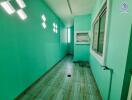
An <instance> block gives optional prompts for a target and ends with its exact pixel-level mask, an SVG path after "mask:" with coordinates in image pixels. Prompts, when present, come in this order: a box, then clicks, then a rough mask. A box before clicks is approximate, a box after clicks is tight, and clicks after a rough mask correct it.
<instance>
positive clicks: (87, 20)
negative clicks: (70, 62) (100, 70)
mask: <svg viewBox="0 0 132 100" xmlns="http://www.w3.org/2000/svg"><path fill="white" fill-rule="evenodd" d="M90 30H91V14H88V15H82V16H76V17H75V18H74V35H75V32H78V31H82V32H87V31H90ZM89 48H90V45H86V44H83V45H79V44H75V43H74V61H79V60H81V61H88V60H89V55H90V52H89Z"/></svg>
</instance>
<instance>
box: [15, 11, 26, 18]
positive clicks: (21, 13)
mask: <svg viewBox="0 0 132 100" xmlns="http://www.w3.org/2000/svg"><path fill="white" fill-rule="evenodd" d="M17 14H18V15H19V17H20V18H21V19H22V20H25V19H27V15H26V13H25V12H24V11H23V10H22V9H19V10H17Z"/></svg>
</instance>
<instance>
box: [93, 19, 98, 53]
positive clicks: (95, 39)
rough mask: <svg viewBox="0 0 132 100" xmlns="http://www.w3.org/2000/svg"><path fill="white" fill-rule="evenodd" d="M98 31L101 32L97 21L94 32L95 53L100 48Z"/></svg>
mask: <svg viewBox="0 0 132 100" xmlns="http://www.w3.org/2000/svg"><path fill="white" fill-rule="evenodd" d="M98 31H99V21H98V20H97V21H96V23H95V24H94V30H93V45H92V48H93V50H94V51H97V47H98Z"/></svg>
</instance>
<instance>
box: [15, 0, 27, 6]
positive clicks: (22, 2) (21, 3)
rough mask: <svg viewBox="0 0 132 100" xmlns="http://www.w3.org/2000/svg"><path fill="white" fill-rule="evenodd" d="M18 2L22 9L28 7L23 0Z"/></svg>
mask: <svg viewBox="0 0 132 100" xmlns="http://www.w3.org/2000/svg"><path fill="white" fill-rule="evenodd" d="M16 2H17V4H18V5H19V7H20V8H25V7H26V5H25V3H24V1H23V0H16Z"/></svg>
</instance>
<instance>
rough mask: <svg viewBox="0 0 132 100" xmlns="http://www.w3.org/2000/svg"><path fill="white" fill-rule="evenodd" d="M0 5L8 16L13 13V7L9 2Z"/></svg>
mask: <svg viewBox="0 0 132 100" xmlns="http://www.w3.org/2000/svg"><path fill="white" fill-rule="evenodd" d="M0 5H1V6H2V7H3V8H4V10H5V11H6V12H7V13H8V14H9V15H11V14H13V13H15V9H14V8H13V6H12V5H11V4H10V2H9V1H4V2H1V3H0Z"/></svg>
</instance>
